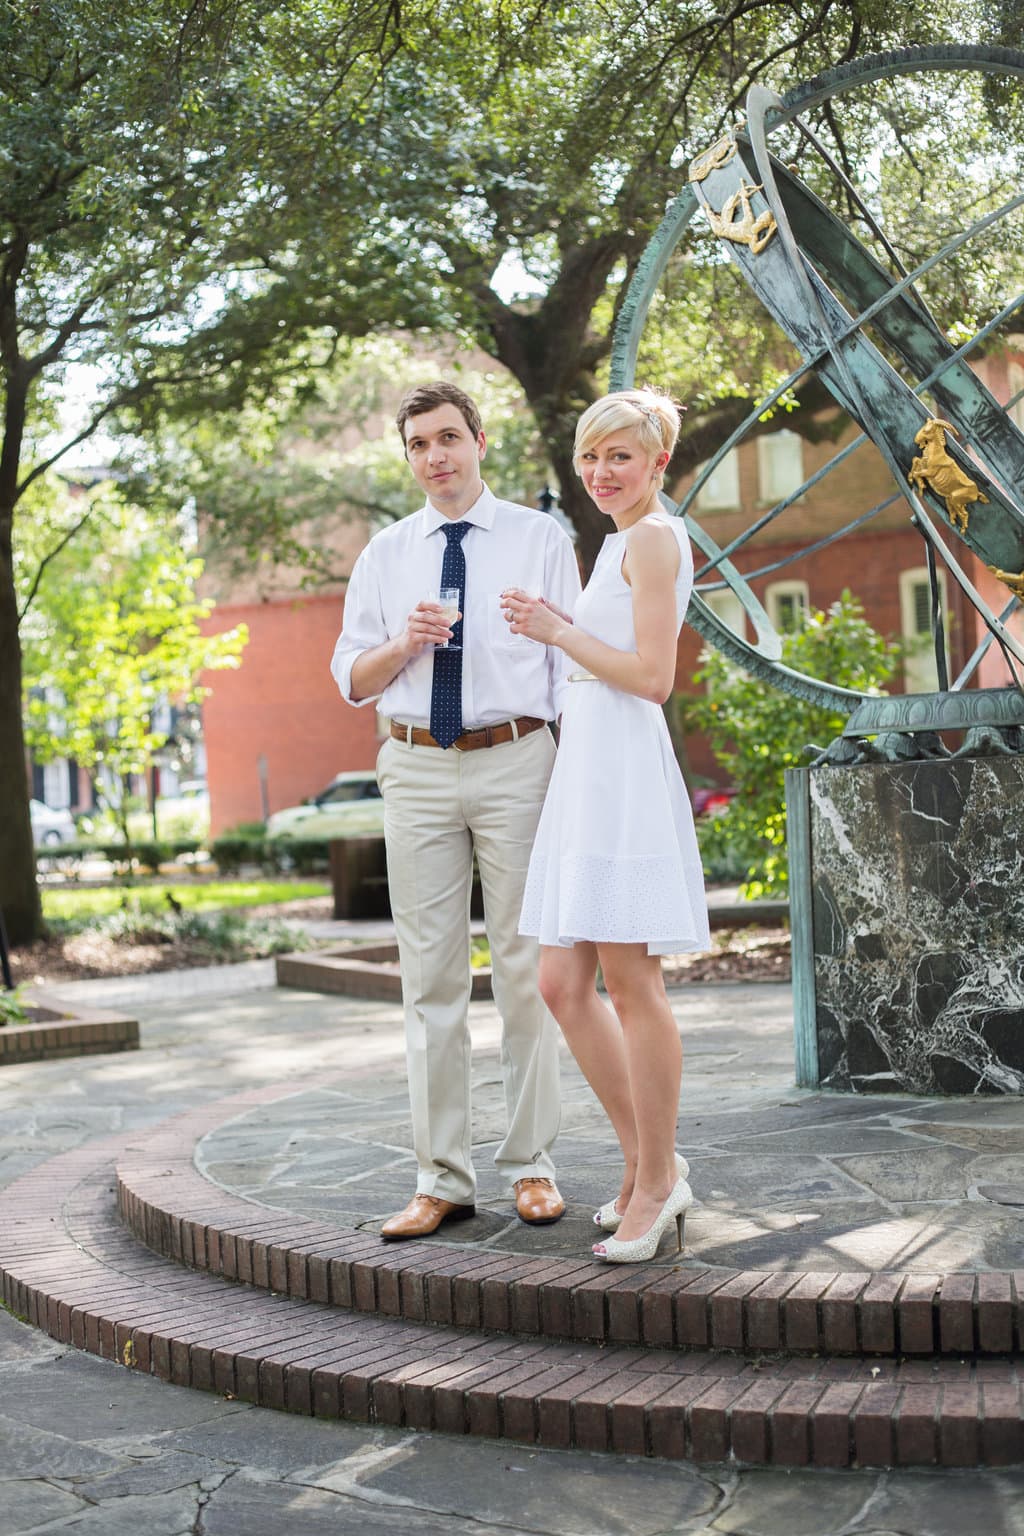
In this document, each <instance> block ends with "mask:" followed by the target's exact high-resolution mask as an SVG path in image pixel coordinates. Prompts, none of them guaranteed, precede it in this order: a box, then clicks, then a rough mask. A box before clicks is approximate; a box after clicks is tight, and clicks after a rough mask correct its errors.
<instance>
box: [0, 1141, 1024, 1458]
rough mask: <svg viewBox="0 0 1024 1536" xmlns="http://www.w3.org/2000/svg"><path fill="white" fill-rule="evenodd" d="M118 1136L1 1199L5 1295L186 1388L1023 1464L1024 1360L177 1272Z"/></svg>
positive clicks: (382, 1415) (88, 1342) (796, 1449)
mask: <svg viewBox="0 0 1024 1536" xmlns="http://www.w3.org/2000/svg"><path fill="white" fill-rule="evenodd" d="M118 1150H119V1148H118V1145H117V1143H116V1140H115V1138H108V1140H107V1141H105V1142H103V1143H99V1144H94V1145H92V1146H90V1147H87V1148H84V1149H78V1150H77V1151H76V1152H73V1153H66V1154H63V1155H62V1156H61V1157H58V1158H55V1159H54V1160H53V1161H52V1162H50V1163H46V1164H43V1165H41V1166H40V1167H39V1168H37V1169H34V1170H33V1171H32V1172H31V1173H29V1174H25V1175H23V1176H22V1178H21V1179H19V1180H17V1181H16V1182H15V1183H14V1184H12V1185H10V1186H9V1187H8V1188H7V1189H6V1190H4V1191H2V1192H0V1234H2V1235H0V1288H2V1296H3V1301H4V1304H5V1305H6V1306H8V1307H10V1308H11V1309H12V1310H13V1311H14V1312H15V1313H17V1314H19V1315H22V1316H24V1317H25V1318H26V1319H27V1320H28V1321H29V1322H31V1323H33V1324H34V1325H35V1326H37V1327H40V1328H43V1329H45V1330H46V1331H47V1332H48V1333H49V1334H50V1335H51V1336H52V1337H54V1338H56V1339H58V1340H60V1341H61V1342H63V1343H65V1344H70V1345H72V1346H74V1347H77V1348H80V1349H86V1350H88V1351H89V1352H91V1353H93V1354H97V1355H100V1356H102V1357H104V1358H105V1359H107V1360H110V1361H114V1362H117V1363H118V1364H120V1365H122V1366H123V1367H126V1368H128V1369H132V1370H137V1371H143V1372H146V1373H148V1374H152V1375H155V1376H158V1377H162V1378H164V1379H166V1380H169V1381H172V1382H175V1383H178V1384H179V1385H182V1386H189V1387H194V1388H201V1389H206V1390H211V1391H215V1392H220V1393H222V1394H225V1395H230V1396H231V1397H235V1398H238V1399H241V1400H242V1401H246V1402H252V1403H258V1404H260V1405H262V1406H264V1407H271V1408H279V1409H280V1408H283V1409H287V1410H290V1411H292V1412H297V1413H305V1414H315V1415H318V1416H321V1417H329V1418H343V1419H349V1420H353V1421H357V1422H363V1423H373V1424H387V1425H394V1426H396V1427H405V1428H416V1429H422V1430H441V1431H447V1432H452V1433H457V1434H473V1435H485V1436H489V1437H501V1438H505V1439H511V1440H515V1441H517V1442H520V1443H525V1444H536V1445H542V1446H550V1447H558V1448H562V1449H572V1448H579V1449H585V1450H591V1451H615V1452H619V1453H627V1454H631V1455H648V1456H655V1457H662V1458H671V1459H683V1458H685V1459H688V1460H691V1461H696V1462H705V1463H707V1462H723V1461H727V1460H729V1459H734V1460H737V1461H741V1462H745V1463H774V1464H776V1465H780V1466H790V1467H794V1466H806V1465H814V1466H821V1467H845V1466H889V1465H893V1464H898V1465H902V1466H928V1465H936V1464H939V1465H944V1466H975V1465H986V1466H1005V1465H1010V1464H1012V1463H1015V1462H1020V1461H1021V1460H1024V1418H1022V1414H1021V1382H1020V1381H1019V1380H1018V1372H1017V1367H1016V1364H1015V1363H1014V1362H1011V1361H1003V1362H995V1361H992V1362H975V1363H971V1364H967V1365H962V1364H960V1363H958V1362H954V1361H948V1360H938V1361H936V1360H930V1361H907V1362H898V1361H891V1360H885V1361H882V1362H881V1363H880V1364H875V1365H872V1364H871V1363H870V1362H869V1361H853V1360H836V1359H832V1360H829V1359H817V1360H810V1359H791V1360H781V1361H779V1360H774V1361H769V1360H766V1359H764V1358H760V1359H756V1360H743V1359H741V1358H739V1357H737V1356H731V1355H722V1356H718V1357H716V1356H714V1355H712V1354H709V1353H699V1354H689V1355H687V1354H679V1353H670V1352H666V1351H659V1350H643V1349H637V1348H629V1347H619V1348H606V1347H600V1346H595V1345H592V1344H552V1343H551V1342H550V1341H549V1340H544V1339H538V1338H523V1339H520V1340H514V1339H509V1338H507V1337H505V1338H502V1337H496V1336H494V1335H492V1334H481V1333H478V1332H474V1331H472V1330H466V1329H461V1328H453V1327H450V1326H449V1327H442V1326H431V1325H429V1324H427V1323H422V1322H421V1323H408V1322H398V1321H392V1320H389V1319H387V1318H366V1317H363V1316H361V1315H359V1314H351V1313H348V1314H346V1313H342V1312H339V1311H337V1310H336V1309H333V1308H330V1307H324V1306H321V1305H318V1304H316V1303H314V1302H310V1301H300V1300H295V1299H292V1298H289V1297H284V1296H278V1295H272V1294H268V1293H263V1292H260V1291H257V1290H254V1289H252V1288H251V1287H244V1286H239V1285H237V1284H232V1283H231V1282H230V1281H228V1280H224V1279H219V1278H216V1277H214V1276H213V1275H210V1274H203V1273H198V1274H197V1273H195V1272H193V1271H190V1270H186V1269H183V1268H181V1267H180V1266H176V1265H172V1264H169V1263H167V1261H166V1260H163V1259H161V1258H159V1257H158V1256H156V1255H155V1254H153V1253H151V1252H148V1251H147V1250H145V1249H143V1248H140V1247H138V1246H137V1245H136V1244H135V1242H134V1240H133V1239H132V1238H131V1236H130V1235H129V1234H128V1233H127V1232H126V1231H125V1230H124V1228H123V1227H122V1226H121V1225H120V1224H119V1222H118V1220H117V1213H116V1211H115V1209H114V1207H113V1202H112V1199H111V1196H110V1193H109V1186H110V1169H111V1166H112V1160H113V1158H114V1157H115V1156H116V1155H117V1153H118Z"/></svg>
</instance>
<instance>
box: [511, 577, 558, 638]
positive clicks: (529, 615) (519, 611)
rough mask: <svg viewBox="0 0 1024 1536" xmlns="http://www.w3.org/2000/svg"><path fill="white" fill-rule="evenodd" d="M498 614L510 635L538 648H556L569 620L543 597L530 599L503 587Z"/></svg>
mask: <svg viewBox="0 0 1024 1536" xmlns="http://www.w3.org/2000/svg"><path fill="white" fill-rule="evenodd" d="M501 611H502V613H503V614H504V616H505V619H506V622H507V623H508V627H509V629H510V630H511V631H512V633H513V634H514V635H525V636H526V637H527V639H529V640H538V641H540V643H541V644H542V645H557V644H558V637H559V635H561V634H563V633H564V632H565V629H566V626H567V625H571V624H572V619H571V618H570V617H569V615H568V614H567V613H563V611H562V609H561V608H558V607H556V606H555V604H554V603H549V602H548V601H547V599H546V598H544V597H530V596H528V595H527V593H525V592H524V591H523V590H522V588H521V587H507V588H506V589H505V591H504V592H503V593H502V594H501Z"/></svg>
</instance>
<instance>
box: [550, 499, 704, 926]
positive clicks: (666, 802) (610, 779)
mask: <svg viewBox="0 0 1024 1536" xmlns="http://www.w3.org/2000/svg"><path fill="white" fill-rule="evenodd" d="M649 516H651V517H653V518H656V519H657V521H658V522H659V523H664V524H666V525H667V526H668V527H670V528H671V529H672V532H673V533H674V534H675V536H676V538H677V539H678V541H679V554H680V560H679V575H678V577H677V579H676V621H677V625H678V626H679V628H681V627H682V623H683V617H684V615H685V613H686V608H687V604H688V603H689V600H690V589H691V587H692V584H693V556H692V554H691V552H690V541H689V538H688V537H687V533H686V529H685V527H684V525H683V522H682V519H681V518H675V517H669V516H667V515H665V514H661V513H651V514H649ZM628 538H629V530H628V529H627V530H626V532H624V533H613V534H610V535H609V536H608V537H607V538H606V539H605V541H604V545H603V546H602V548H601V551H600V553H599V555H598V557H597V563H596V564H595V566H594V570H593V574H592V575H591V578H590V580H589V581H588V582H587V585H586V587H585V588H584V590H583V592H582V593H581V595H580V597H579V598H578V600H577V602H576V606H575V609H574V610H573V620H574V623H575V624H576V625H577V627H578V628H580V629H582V630H585V631H586V633H587V634H591V635H594V636H596V637H597V639H599V640H603V641H604V642H605V644H606V645H612V646H615V647H616V649H617V650H621V651H633V650H635V649H636V635H635V633H634V629H633V594H632V591H631V589H630V587H629V585H628V584H627V582H626V580H625V577H624V576H623V574H622V560H623V556H624V555H625V552H626V547H627V541H628ZM519 931H520V933H523V934H529V935H533V936H535V937H537V938H538V939H539V940H540V942H541V943H542V944H550V945H559V946H561V947H562V948H569V947H571V946H572V945H573V944H575V943H578V942H579V941H580V940H591V941H595V942H597V943H613V944H637V943H646V945H647V950H648V953H649V954H652V955H664V954H681V953H685V952H687V951H691V950H702V949H708V948H709V947H710V936H709V932H708V914H707V903H706V901H705V897H704V879H703V872H702V870H701V861H700V853H699V851H698V848H697V838H696V834H695V832H694V829H693V812H692V810H691V808H690V797H689V795H688V794H687V791H686V785H685V784H684V782H683V776H682V774H681V773H680V771H679V764H678V763H677V762H676V758H675V754H674V753H673V751H672V743H671V740H670V737H669V733H668V727H667V725H666V724H665V716H664V714H663V713H662V710H661V707H660V706H659V705H657V704H653V703H651V702H650V701H648V700H646V699H640V698H637V697H636V696H635V695H634V694H630V693H623V692H622V691H621V689H618V688H613V687H611V686H610V685H609V684H607V683H602V682H599V681H597V680H596V679H591V680H586V681H578V682H572V683H570V684H569V687H568V696H567V701H566V704H565V708H564V711H563V715H562V730H561V736H560V739H559V747H558V756H557V758H556V761H555V768H554V772H553V773H552V775H551V782H550V784H549V786H548V792H547V797H546V799H545V801H544V808H543V811H542V812H541V818H540V823H539V825H538V827H537V836H536V840H535V842H534V846H533V853H532V855H531V858H530V868H529V873H528V875H527V878H526V890H525V894H524V897H523V910H522V916H521V918H520V923H519Z"/></svg>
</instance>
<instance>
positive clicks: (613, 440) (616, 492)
mask: <svg viewBox="0 0 1024 1536" xmlns="http://www.w3.org/2000/svg"><path fill="white" fill-rule="evenodd" d="M661 457H662V456H661V455H654V454H651V453H648V452H647V450H646V449H645V448H642V447H641V445H640V443H639V441H638V440H637V436H636V433H635V432H630V431H628V430H627V431H623V432H613V433H611V434H610V435H609V436H608V437H604V438H602V439H601V440H600V442H597V443H594V444H592V445H591V447H590V448H588V449H587V451H586V452H585V453H582V454H580V458H579V470H580V478H581V479H582V481H583V485H584V487H585V489H586V492H587V495H588V496H589V497H590V499H591V500H592V501H593V502H594V503H595V505H596V506H599V507H600V508H601V511H602V512H607V513H608V515H609V516H610V517H613V516H615V515H616V514H617V513H619V514H621V513H623V512H627V511H628V510H629V509H630V508H631V507H634V506H636V505H637V504H638V503H640V502H643V501H646V500H647V499H648V498H649V497H650V495H651V492H652V490H653V489H654V486H655V482H656V476H657V471H658V468H659V467H660V466H659V464H658V460H659V458H661ZM665 457H667V455H665Z"/></svg>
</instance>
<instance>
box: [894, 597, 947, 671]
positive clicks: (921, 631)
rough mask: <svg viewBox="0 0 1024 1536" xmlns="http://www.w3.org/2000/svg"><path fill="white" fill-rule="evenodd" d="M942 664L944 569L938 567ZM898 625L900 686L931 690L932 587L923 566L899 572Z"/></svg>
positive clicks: (936, 669)
mask: <svg viewBox="0 0 1024 1536" xmlns="http://www.w3.org/2000/svg"><path fill="white" fill-rule="evenodd" d="M936 574H937V576H938V579H939V597H940V600H941V603H942V615H943V620H944V625H943V629H944V638H945V642H946V666H947V669H948V667H949V613H948V610H947V608H946V573H945V571H938V572H937V573H936ZM900 628H901V630H902V633H903V687H904V689H905V690H906V692H907V693H934V691H935V690H936V689H937V688H938V686H939V669H938V667H937V666H936V665H935V645H934V643H933V641H932V589H931V583H930V582H929V580H928V571H927V568H926V567H921V568H920V569H918V570H913V571H901V572H900Z"/></svg>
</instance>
